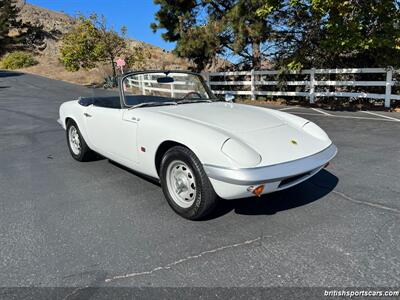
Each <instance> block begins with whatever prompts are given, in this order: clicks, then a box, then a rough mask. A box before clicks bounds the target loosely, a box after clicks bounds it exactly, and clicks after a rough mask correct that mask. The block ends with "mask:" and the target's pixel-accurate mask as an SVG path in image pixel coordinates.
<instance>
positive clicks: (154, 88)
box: [122, 72, 217, 108]
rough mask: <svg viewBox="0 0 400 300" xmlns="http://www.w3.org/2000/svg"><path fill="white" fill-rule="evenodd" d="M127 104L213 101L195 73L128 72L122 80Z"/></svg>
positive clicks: (133, 105) (146, 104)
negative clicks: (129, 73)
mask: <svg viewBox="0 0 400 300" xmlns="http://www.w3.org/2000/svg"><path fill="white" fill-rule="evenodd" d="M122 88H123V95H124V97H123V98H124V103H125V105H126V106H128V107H132V108H135V107H145V106H158V105H177V104H188V103H199V102H211V101H216V100H217V99H216V98H215V96H214V95H213V94H212V93H211V92H210V90H209V89H208V87H207V86H206V85H205V83H204V81H203V80H202V78H201V77H200V76H199V75H196V74H192V73H184V72H148V73H141V74H131V75H128V76H126V77H125V78H124V79H123V82H122Z"/></svg>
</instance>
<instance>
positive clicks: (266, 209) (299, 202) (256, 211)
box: [204, 169, 339, 220]
mask: <svg viewBox="0 0 400 300" xmlns="http://www.w3.org/2000/svg"><path fill="white" fill-rule="evenodd" d="M338 182H339V179H338V178H337V177H336V176H335V175H333V174H332V173H330V172H328V171H327V170H325V169H323V170H321V171H320V172H318V173H317V174H316V175H314V176H313V177H311V178H310V179H308V180H306V181H304V182H302V183H300V184H298V185H296V186H294V187H292V188H289V189H287V190H283V191H279V192H275V193H271V194H266V195H263V196H261V197H260V198H257V197H251V198H245V199H236V200H222V199H221V200H220V202H219V204H218V206H217V208H216V209H215V210H214V212H213V213H212V214H211V215H209V216H208V217H207V218H206V219H204V220H211V219H215V218H219V217H221V216H223V215H225V214H227V213H229V212H231V211H234V212H235V213H236V214H240V215H248V216H252V215H273V214H275V213H277V212H280V211H284V210H289V209H292V208H296V207H299V206H303V205H307V204H309V203H312V202H314V201H317V200H319V199H321V198H322V197H324V196H325V195H327V194H329V193H330V192H331V191H332V190H333V189H334V188H335V187H336V185H337V183H338Z"/></svg>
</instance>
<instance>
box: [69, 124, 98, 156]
mask: <svg viewBox="0 0 400 300" xmlns="http://www.w3.org/2000/svg"><path fill="white" fill-rule="evenodd" d="M71 127H74V128H75V129H76V133H77V135H78V139H79V142H80V151H79V153H76V150H75V152H74V150H73V149H72V146H71V143H70V136H69V134H70V129H71ZM66 137H67V144H68V149H69V152H70V153H71V156H72V157H73V158H74V159H76V160H77V161H91V160H92V159H93V158H94V156H95V152H93V150H91V149H90V148H89V146H88V145H87V144H86V141H85V139H84V138H83V136H82V134H81V131H80V130H79V127H78V125H77V124H76V123H75V122H74V121H72V120H69V121H68V122H67V130H66Z"/></svg>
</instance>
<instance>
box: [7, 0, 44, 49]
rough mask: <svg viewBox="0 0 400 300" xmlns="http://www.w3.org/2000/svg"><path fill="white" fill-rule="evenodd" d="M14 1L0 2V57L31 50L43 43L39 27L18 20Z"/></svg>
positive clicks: (17, 11)
mask: <svg viewBox="0 0 400 300" xmlns="http://www.w3.org/2000/svg"><path fill="white" fill-rule="evenodd" d="M19 11H20V9H19V8H18V6H17V5H16V1H15V0H2V1H1V2H0V55H1V54H4V53H5V52H7V51H11V50H14V49H21V50H24V49H25V50H32V49H34V47H35V46H37V45H39V44H41V43H42V41H43V34H42V33H43V31H42V28H41V27H37V26H32V24H30V23H24V22H22V21H21V20H18V13H19Z"/></svg>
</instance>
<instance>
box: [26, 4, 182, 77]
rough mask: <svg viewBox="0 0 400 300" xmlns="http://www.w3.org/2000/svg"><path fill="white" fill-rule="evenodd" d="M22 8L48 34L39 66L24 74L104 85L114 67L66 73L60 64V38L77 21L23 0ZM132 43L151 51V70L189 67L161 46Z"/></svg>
mask: <svg viewBox="0 0 400 300" xmlns="http://www.w3.org/2000/svg"><path fill="white" fill-rule="evenodd" d="M19 6H20V8H21V11H20V18H21V19H22V20H23V21H24V22H30V23H32V24H34V25H41V26H43V29H44V31H45V36H44V43H43V45H42V46H41V47H40V49H38V55H37V60H38V61H39V64H38V65H36V66H33V67H30V68H26V69H23V70H22V71H25V72H30V73H34V74H39V75H43V76H48V77H51V78H55V79H60V80H66V81H70V82H75V83H79V84H85V85H92V84H100V83H101V82H102V81H103V78H104V77H105V76H106V75H107V74H110V68H109V67H108V66H107V65H104V66H99V67H98V68H96V69H93V70H90V71H85V70H80V71H78V72H68V71H66V70H65V69H64V67H63V66H62V65H61V64H60V63H59V61H58V55H59V48H60V45H61V42H60V38H61V36H62V35H63V34H64V33H66V32H68V31H69V30H70V29H71V27H72V26H73V25H74V22H75V20H74V18H72V17H71V16H68V15H66V14H64V13H62V12H56V11H52V10H49V9H46V8H43V7H38V6H35V5H31V4H27V3H25V2H24V1H23V0H20V3H19ZM128 30H129V28H128ZM128 44H129V45H130V46H131V47H134V46H136V45H138V44H141V45H143V46H144V47H146V48H147V49H148V50H149V51H150V53H151V59H150V61H149V63H148V64H147V66H146V68H147V69H160V68H162V69H187V68H188V66H189V62H188V61H187V60H185V59H181V58H178V57H176V56H175V55H173V54H172V53H169V52H168V51H165V50H164V49H161V48H159V47H156V46H153V45H149V44H145V43H143V42H140V41H137V40H132V39H130V40H129V41H128Z"/></svg>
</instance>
